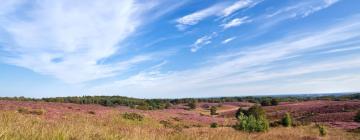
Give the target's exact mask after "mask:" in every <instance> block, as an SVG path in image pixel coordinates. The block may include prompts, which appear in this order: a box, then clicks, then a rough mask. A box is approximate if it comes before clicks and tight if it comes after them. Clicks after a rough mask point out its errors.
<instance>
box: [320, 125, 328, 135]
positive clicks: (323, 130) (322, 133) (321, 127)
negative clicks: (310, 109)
mask: <svg viewBox="0 0 360 140" xmlns="http://www.w3.org/2000/svg"><path fill="white" fill-rule="evenodd" d="M318 127H319V133H320V136H326V134H327V131H326V128H325V127H324V126H323V125H319V126H318Z"/></svg>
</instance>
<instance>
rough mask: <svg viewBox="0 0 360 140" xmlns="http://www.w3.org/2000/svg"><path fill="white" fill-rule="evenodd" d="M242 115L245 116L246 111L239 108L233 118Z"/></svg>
mask: <svg viewBox="0 0 360 140" xmlns="http://www.w3.org/2000/svg"><path fill="white" fill-rule="evenodd" d="M241 113H243V114H245V115H247V110H245V109H243V108H241V107H240V108H239V109H238V110H237V111H236V113H235V118H239V116H240V114H241Z"/></svg>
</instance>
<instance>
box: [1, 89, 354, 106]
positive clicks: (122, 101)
mask: <svg viewBox="0 0 360 140" xmlns="http://www.w3.org/2000/svg"><path fill="white" fill-rule="evenodd" d="M354 99H360V93H354V94H325V95H317V94H313V95H310V94H306V95H284V96H244V97H212V98H181V99H139V98H130V97H124V96H72V97H54V98H41V99H37V98H26V97H0V100H16V101H45V102H59V103H76V104H100V105H103V106H117V105H122V106H128V107H131V108H136V109H142V110H155V109H166V108H169V107H171V106H172V105H177V104H194V103H199V102H209V103H223V102H251V103H258V104H261V105H262V106H270V105H277V104H278V103H279V102H298V101H309V100H333V101H341V100H354Z"/></svg>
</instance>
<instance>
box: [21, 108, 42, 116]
mask: <svg viewBox="0 0 360 140" xmlns="http://www.w3.org/2000/svg"><path fill="white" fill-rule="evenodd" d="M17 111H18V112H19V113H21V114H32V115H42V114H44V113H45V111H44V110H42V109H27V108H18V110H17Z"/></svg>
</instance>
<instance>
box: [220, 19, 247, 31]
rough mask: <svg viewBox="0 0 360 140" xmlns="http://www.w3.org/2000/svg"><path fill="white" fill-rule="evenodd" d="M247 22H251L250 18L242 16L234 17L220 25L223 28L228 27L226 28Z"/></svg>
mask: <svg viewBox="0 0 360 140" xmlns="http://www.w3.org/2000/svg"><path fill="white" fill-rule="evenodd" d="M249 22H251V20H249V19H248V17H242V18H235V19H233V20H231V21H229V22H228V23H225V24H222V25H221V26H222V27H223V28H224V29H228V28H231V27H236V26H239V25H242V24H244V23H249Z"/></svg>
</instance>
